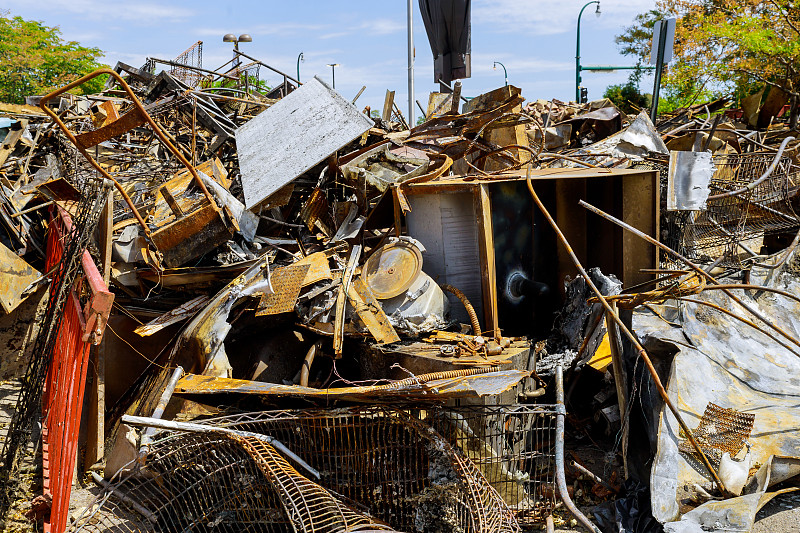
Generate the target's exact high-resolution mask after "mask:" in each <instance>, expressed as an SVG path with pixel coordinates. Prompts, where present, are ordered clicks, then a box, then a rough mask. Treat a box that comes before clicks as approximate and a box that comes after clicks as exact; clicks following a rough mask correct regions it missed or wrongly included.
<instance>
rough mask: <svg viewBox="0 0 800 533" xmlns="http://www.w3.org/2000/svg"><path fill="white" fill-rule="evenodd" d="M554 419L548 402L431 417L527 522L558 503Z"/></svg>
mask: <svg viewBox="0 0 800 533" xmlns="http://www.w3.org/2000/svg"><path fill="white" fill-rule="evenodd" d="M555 424H556V416H555V406H550V405H496V406H492V405H478V406H466V407H455V408H446V409H441V410H438V411H433V416H432V425H433V426H434V427H435V428H436V430H437V431H438V432H439V433H441V434H442V435H443V436H444V437H445V438H446V439H447V440H448V441H449V442H451V443H452V444H453V445H454V446H455V447H456V448H457V449H459V450H460V451H461V452H462V453H463V454H464V455H465V456H466V457H467V458H469V459H470V460H471V461H472V462H473V463H474V464H475V466H476V467H477V468H478V470H480V471H481V473H482V474H483V476H484V477H485V478H486V480H487V481H488V482H489V484H490V485H491V486H492V487H493V488H494V489H495V490H496V491H497V492H498V494H500V496H501V497H502V498H503V500H504V501H505V503H506V504H507V505H508V506H509V508H510V509H511V510H512V511H514V513H515V514H516V517H517V521H518V522H519V523H520V524H521V525H524V526H527V525H531V524H534V523H542V522H543V521H544V519H545V517H546V516H547V515H548V514H550V513H551V512H552V509H553V507H554V506H555V490H554V487H555Z"/></svg>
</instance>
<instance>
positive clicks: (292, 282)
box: [256, 264, 311, 316]
mask: <svg viewBox="0 0 800 533" xmlns="http://www.w3.org/2000/svg"><path fill="white" fill-rule="evenodd" d="M310 269H311V265H310V264H303V265H298V264H294V265H287V266H282V267H279V268H276V269H275V270H273V271H272V274H270V277H269V284H270V285H271V286H272V292H271V293H270V294H264V295H263V296H262V297H261V302H259V304H258V309H256V316H264V315H277V314H280V313H290V312H292V311H294V304H295V303H296V302H297V297H298V296H300V288H301V287H302V284H303V280H304V279H305V277H306V274H307V273H308V271H309V270H310Z"/></svg>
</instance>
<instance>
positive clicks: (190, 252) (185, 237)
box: [152, 205, 232, 267]
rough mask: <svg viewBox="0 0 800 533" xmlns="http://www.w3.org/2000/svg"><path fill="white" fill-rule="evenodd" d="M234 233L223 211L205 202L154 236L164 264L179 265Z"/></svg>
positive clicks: (220, 242) (201, 253)
mask: <svg viewBox="0 0 800 533" xmlns="http://www.w3.org/2000/svg"><path fill="white" fill-rule="evenodd" d="M231 233H232V231H231V230H230V229H229V228H228V226H227V224H225V221H224V220H223V219H222V217H221V216H220V212H219V211H218V210H217V209H216V208H215V207H214V206H212V205H205V206H204V207H201V208H200V209H198V210H197V211H193V212H191V213H187V214H186V215H184V216H183V217H182V218H179V219H177V220H175V221H174V222H171V223H169V224H167V225H166V226H164V227H162V228H159V229H158V230H156V231H154V232H153V234H152V239H153V242H154V243H155V245H156V247H157V248H158V250H159V251H160V252H161V253H162V254H163V256H164V264H165V265H167V266H169V267H178V266H181V265H183V264H185V263H186V262H188V261H190V260H192V259H195V258H197V257H200V256H201V255H203V254H204V253H206V252H207V251H208V250H209V249H210V248H213V247H214V246H216V245H218V244H222V243H223V242H225V241H227V240H228V239H230V237H231Z"/></svg>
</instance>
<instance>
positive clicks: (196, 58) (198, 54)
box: [169, 41, 204, 87]
mask: <svg viewBox="0 0 800 533" xmlns="http://www.w3.org/2000/svg"><path fill="white" fill-rule="evenodd" d="M172 62H173V63H180V64H181V65H186V67H185V68H184V67H175V66H174V67H172V68H171V69H170V71H169V73H170V74H171V75H172V77H174V78H177V79H179V80H181V81H182V82H183V83H185V84H186V85H188V86H190V87H197V86H198V85H200V82H201V81H203V79H204V77H203V73H202V72H200V71H198V70H196V69H195V68H192V67H196V68H203V41H197V42H196V43H194V44H193V45H192V46H190V47H189V48H187V49H186V50H185V51H184V52H183V53H182V54H181V55H179V56H178V57H176V58H175V59H173V60H172Z"/></svg>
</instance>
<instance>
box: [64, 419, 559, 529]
mask: <svg viewBox="0 0 800 533" xmlns="http://www.w3.org/2000/svg"><path fill="white" fill-rule="evenodd" d="M203 423H204V424H208V425H213V426H216V427H225V428H229V429H237V430H243V431H249V432H254V433H260V434H266V435H270V436H271V437H274V438H275V439H277V440H279V441H280V442H282V443H283V444H285V445H286V446H287V447H288V448H289V449H291V450H292V451H293V452H294V453H296V454H297V455H298V456H300V457H301V458H302V459H303V460H304V461H306V462H307V463H308V464H310V465H312V466H313V467H314V468H316V469H318V470H319V472H320V474H321V478H320V479H319V480H310V479H309V478H307V477H305V476H304V475H303V474H301V473H300V472H302V470H301V471H297V470H294V467H293V466H292V465H289V463H288V462H287V461H286V460H285V459H283V458H282V457H281V456H280V455H279V454H277V453H273V452H274V450H271V449H270V448H269V447H265V446H262V445H260V444H258V443H255V444H254V443H244V442H239V441H237V440H236V439H231V438H230V436H226V435H222V434H217V433H213V434H186V433H182V434H177V433H171V432H165V433H162V434H160V437H159V438H158V439H157V440H156V441H154V442H153V443H152V444H151V447H150V454H149V456H148V459H147V463H146V466H145V467H144V468H143V469H142V470H141V471H139V472H138V473H137V474H135V475H130V476H129V477H127V478H126V479H124V480H123V481H122V482H119V483H117V484H116V485H115V488H114V489H113V490H110V491H109V490H106V491H104V492H103V493H102V494H101V495H100V497H99V498H98V500H97V502H95V503H94V504H93V505H91V506H89V507H88V508H86V509H85V511H84V512H83V515H82V517H81V518H79V519H78V520H77V521H76V522H74V523H73V524H72V526H71V529H70V531H120V532H122V531H212V530H213V531H215V532H217V531H336V530H345V529H346V530H351V531H355V530H359V529H362V530H363V529H365V528H366V529H372V530H375V529H386V528H389V527H390V528H394V529H396V530H399V531H409V532H411V531H433V530H436V531H460V532H486V533H489V532H498V533H500V532H513V531H519V525H518V522H517V520H516V519H515V517H517V518H518V519H519V520H520V522H521V523H532V522H534V521H537V520H539V519H542V520H543V519H544V516H545V515H546V514H548V513H549V512H550V510H551V509H552V507H553V504H554V483H553V479H554V471H555V458H554V445H555V440H554V439H555V435H554V429H555V409H554V408H552V406H549V407H548V406H545V407H542V406H521V405H514V406H470V407H434V408H429V407H425V408H420V407H407V406H398V407H395V408H389V407H350V408H341V409H305V410H297V411H265V412H258V413H245V414H237V415H232V416H227V417H222V418H217V419H213V420H207V421H205V422H203ZM256 448H258V450H256ZM342 528H344V529H342Z"/></svg>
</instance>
